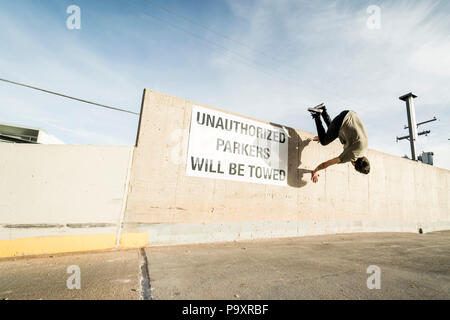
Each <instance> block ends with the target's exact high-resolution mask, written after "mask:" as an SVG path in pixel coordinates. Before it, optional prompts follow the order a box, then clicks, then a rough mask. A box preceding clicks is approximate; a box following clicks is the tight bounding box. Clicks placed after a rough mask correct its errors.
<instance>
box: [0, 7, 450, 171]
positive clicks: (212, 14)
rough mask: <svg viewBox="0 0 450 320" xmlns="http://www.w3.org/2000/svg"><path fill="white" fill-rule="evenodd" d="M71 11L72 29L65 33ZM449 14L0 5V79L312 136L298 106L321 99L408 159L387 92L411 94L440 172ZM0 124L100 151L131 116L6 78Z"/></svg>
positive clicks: (445, 152) (117, 141)
mask: <svg viewBox="0 0 450 320" xmlns="http://www.w3.org/2000/svg"><path fill="white" fill-rule="evenodd" d="M72 4H75V5H78V6H79V7H80V8H81V30H69V29H67V27H66V19H67V17H68V16H69V14H67V13H66V8H67V7H68V6H69V5H72ZM154 4H157V5H159V6H163V7H164V8H166V9H168V10H171V11H173V12H176V13H177V14H179V15H183V16H185V17H187V18H188V19H189V20H190V21H187V20H186V19H182V18H180V16H177V15H172V14H170V13H169V12H167V11H166V10H164V9H161V8H160V7H158V6H155V5H154ZM369 5H376V6H379V8H380V10H381V11H380V13H381V16H380V17H381V24H380V27H381V28H380V29H376V30H371V29H369V28H367V25H366V22H367V19H368V18H369V16H370V14H368V13H367V11H366V10H367V8H368V7H369ZM154 17H157V18H158V19H162V20H164V21H160V20H157V19H155V18H154ZM449 17H450V2H448V1H399V0H396V1H300V0H277V1H272V0H245V1H244V0H196V1H194V0H192V1H188V0H185V1H182V0H166V1H163V0H95V1H94V0H90V1H88V0H81V1H61V0H46V1H32V0H19V1H9V0H0V78H6V79H10V80H13V81H18V82H24V83H28V84H31V85H35V86H38V87H43V88H47V89H50V90H54V91H57V92H62V93H66V94H68V95H73V96H77V97H81V98H84V99H88V100H92V101H96V102H99V103H102V104H107V105H112V106H116V107H121V108H125V109H130V110H133V111H139V109H140V102H141V97H142V90H143V88H150V89H154V90H158V91H161V92H164V93H167V94H170V95H174V96H179V97H182V98H186V99H189V100H192V101H195V102H198V103H202V104H207V105H211V106H215V107H218V108H221V109H225V110H229V111H233V112H237V113H240V114H244V115H248V116H251V117H255V118H258V119H263V120H268V121H272V122H276V123H280V124H284V125H288V126H292V127H295V128H299V129H302V130H306V131H310V132H315V127H314V124H313V121H312V120H311V118H310V117H309V115H308V114H307V113H306V112H305V108H306V107H308V106H312V105H316V104H319V103H321V102H325V103H326V104H327V106H328V109H329V111H330V113H332V114H337V113H338V112H339V111H341V110H342V109H352V110H355V111H356V112H358V114H360V116H361V118H362V119H363V121H364V123H365V125H366V127H367V130H368V132H369V144H370V145H369V147H370V148H371V149H376V150H379V151H383V152H386V153H391V154H394V155H398V156H402V155H404V154H407V155H409V154H410V152H409V143H408V142H407V141H401V142H399V143H396V142H395V137H396V136H402V135H406V134H407V131H406V130H404V129H403V126H404V125H405V124H406V111H405V105H404V103H403V102H402V101H400V100H398V97H399V96H401V95H403V94H405V93H407V92H410V91H413V92H414V93H415V94H417V95H418V96H419V98H418V99H416V100H415V105H416V114H417V120H418V121H419V122H420V121H422V120H428V119H430V118H432V117H433V116H436V117H438V118H439V121H437V122H433V123H431V124H428V125H424V126H423V127H420V129H421V130H425V129H430V130H431V131H432V133H431V134H430V135H429V136H428V137H420V138H419V141H418V143H417V146H418V149H419V151H433V152H434V153H435V164H436V165H437V166H439V167H444V168H447V169H450V147H449V146H450V141H448V139H449V138H450V130H449V125H450V90H449V85H450V59H449V56H450V19H449ZM192 22H194V23H192ZM196 23H197V24H196ZM199 24H200V25H202V26H207V28H209V29H211V30H214V32H211V31H210V30H208V29H207V28H204V27H201V26H199ZM174 25H176V27H174ZM181 29H182V30H181ZM219 34H220V35H219ZM221 35H225V36H226V37H222V36H221ZM230 39H231V40H230ZM0 119H1V120H0V122H8V123H16V124H21V125H29V126H34V127H40V128H43V129H45V130H47V131H48V132H50V133H51V134H53V135H55V136H57V137H58V138H60V139H62V140H63V141H64V142H66V143H70V144H98V145H133V144H134V140H135V135H136V129H137V121H138V119H137V116H134V115H129V114H125V113H119V112H114V111H110V110H105V109H101V108H97V107H94V106H90V105H86V104H83V103H79V102H75V101H71V100H67V99H63V98H60V97H56V96H51V95H47V94H44V93H40V92H35V91H32V90H30V89H25V88H21V87H15V86H12V85H9V84H5V83H0Z"/></svg>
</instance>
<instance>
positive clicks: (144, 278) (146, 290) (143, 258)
mask: <svg viewBox="0 0 450 320" xmlns="http://www.w3.org/2000/svg"><path fill="white" fill-rule="evenodd" d="M139 258H140V259H139V260H140V267H141V272H140V276H141V300H152V291H151V287H150V275H149V272H148V260H147V254H146V253H145V249H144V248H140V249H139Z"/></svg>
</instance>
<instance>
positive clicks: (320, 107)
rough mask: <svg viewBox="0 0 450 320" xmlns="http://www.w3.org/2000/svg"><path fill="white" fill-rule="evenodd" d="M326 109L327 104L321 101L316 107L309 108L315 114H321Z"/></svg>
mask: <svg viewBox="0 0 450 320" xmlns="http://www.w3.org/2000/svg"><path fill="white" fill-rule="evenodd" d="M323 110H325V104H324V103H321V104H319V105H318V106H315V107H314V108H309V109H308V111H309V112H311V113H312V114H313V115H314V114H321V113H322V112H323Z"/></svg>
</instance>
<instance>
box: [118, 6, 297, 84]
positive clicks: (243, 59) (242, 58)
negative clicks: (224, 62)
mask: <svg viewBox="0 0 450 320" xmlns="http://www.w3.org/2000/svg"><path fill="white" fill-rule="evenodd" d="M117 1H123V0H117ZM126 4H127V5H130V6H131V7H134V8H135V9H136V10H138V11H139V12H140V13H141V14H142V15H143V16H144V17H150V18H152V19H155V20H158V21H160V22H163V23H166V24H167V25H169V26H171V27H173V28H175V29H178V30H181V31H182V32H184V33H186V34H188V35H190V36H192V37H194V38H197V39H200V40H202V41H204V42H207V43H208V44H210V45H213V46H214V47H211V48H214V49H215V50H217V49H218V48H221V49H222V50H225V51H227V52H229V53H232V54H234V55H235V56H237V57H239V58H240V59H237V60H239V61H240V62H241V63H244V64H246V65H247V66H249V67H252V68H257V66H260V67H262V68H264V69H266V71H263V70H261V69H257V70H258V71H260V72H263V73H265V74H267V75H272V76H274V75H276V76H278V77H280V78H282V79H283V80H285V81H288V82H290V81H292V80H295V79H294V78H291V77H290V76H289V75H285V74H283V73H280V72H277V70H270V68H268V67H267V66H266V65H264V64H261V63H259V62H256V61H254V60H252V59H250V58H248V57H246V56H244V55H242V54H241V53H239V52H237V51H235V50H232V49H229V48H227V47H225V46H223V45H221V44H219V43H216V42H214V41H211V40H209V39H206V38H204V37H202V36H199V35H198V34H196V33H194V32H191V31H189V30H187V29H185V28H183V27H180V26H179V25H177V24H175V23H172V22H170V21H167V20H164V19H161V18H160V17H157V16H155V15H153V14H151V13H149V12H142V11H143V10H142V8H139V7H137V6H136V5H134V4H132V3H130V2H126ZM215 47H218V48H215ZM237 57H234V58H235V59H236V58H237ZM246 61H248V62H250V63H251V64H249V63H248V62H246ZM286 76H287V78H285V77H286ZM288 78H291V79H288Z"/></svg>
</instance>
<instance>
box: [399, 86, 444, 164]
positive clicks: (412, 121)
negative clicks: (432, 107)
mask: <svg viewBox="0 0 450 320" xmlns="http://www.w3.org/2000/svg"><path fill="white" fill-rule="evenodd" d="M415 98H417V96H416V95H415V94H413V93H412V92H410V93H407V94H405V95H403V96H401V97H400V98H399V99H400V100H402V101H405V102H406V115H407V117H408V125H407V126H405V129H409V135H407V136H404V137H400V138H399V137H397V142H398V141H399V140H404V139H407V140H409V143H410V145H411V159H412V160H414V161H417V153H416V140H417V138H418V136H421V135H428V134H429V133H430V132H431V131H430V130H425V131H422V132H419V133H418V132H417V128H418V127H419V126H420V125H422V124H425V123H429V122H432V121H436V120H437V119H436V117H433V119H431V120H427V121H423V122H419V123H417V122H416V111H415V109H414V99H415ZM430 154H431V153H430Z"/></svg>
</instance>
